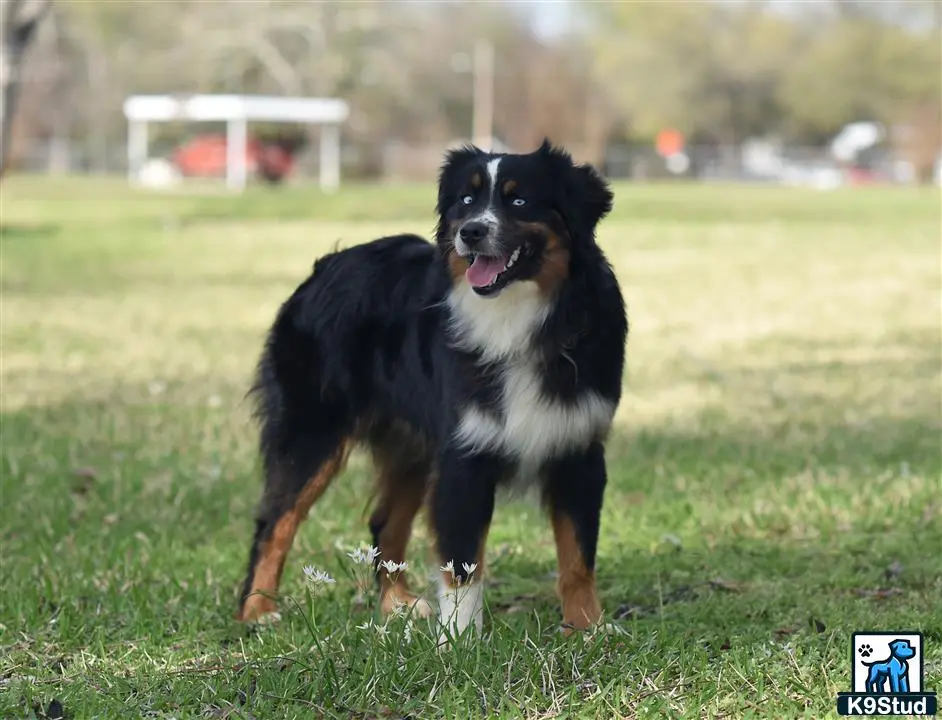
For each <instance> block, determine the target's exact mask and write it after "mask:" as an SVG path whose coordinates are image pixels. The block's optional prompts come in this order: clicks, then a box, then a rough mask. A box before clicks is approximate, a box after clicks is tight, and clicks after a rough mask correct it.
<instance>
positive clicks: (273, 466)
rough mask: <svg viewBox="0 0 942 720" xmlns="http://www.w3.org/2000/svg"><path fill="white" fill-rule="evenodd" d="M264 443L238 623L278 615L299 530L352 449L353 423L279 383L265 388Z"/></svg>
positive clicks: (309, 397)
mask: <svg viewBox="0 0 942 720" xmlns="http://www.w3.org/2000/svg"><path fill="white" fill-rule="evenodd" d="M263 392H266V393H267V395H266V401H267V402H268V405H267V406H266V407H265V408H264V409H263V412H262V420H263V422H262V434H261V440H262V442H261V445H262V453H263V455H264V464H265V489H264V492H263V494H262V501H261V504H260V507H259V510H258V513H257V515H256V522H255V537H254V539H253V542H252V549H251V552H250V554H249V565H248V571H247V573H246V577H245V581H244V583H243V586H242V594H241V598H240V608H239V612H238V613H237V619H240V620H242V621H245V622H253V621H258V620H261V619H263V618H264V617H265V616H267V615H270V614H271V613H274V612H275V610H276V609H277V605H276V603H275V600H274V599H273V596H274V595H275V594H276V593H277V591H278V586H279V583H280V581H281V572H282V569H283V568H284V564H285V559H286V557H287V555H288V551H289V550H290V549H291V545H292V543H293V541H294V536H295V533H296V532H297V529H298V526H299V525H300V524H301V522H302V521H303V520H304V519H305V517H307V514H308V512H309V511H310V509H311V506H312V505H313V504H314V503H315V502H316V501H317V499H318V498H319V497H320V496H321V495H322V494H323V492H324V490H326V489H327V486H328V485H329V484H330V481H331V480H332V479H333V478H334V477H335V476H336V475H337V473H339V472H340V471H341V470H342V469H343V467H344V464H345V463H346V460H347V457H348V455H349V453H350V450H351V449H352V446H353V442H352V434H351V432H350V431H349V424H348V423H347V422H345V418H344V416H343V414H342V413H341V412H339V408H335V407H329V406H328V405H326V404H324V403H322V402H318V401H316V400H314V399H313V398H312V397H311V395H310V394H309V395H307V396H306V397H303V398H302V399H296V398H293V397H291V398H288V399H287V400H288V402H287V403H285V402H283V401H282V397H283V396H284V395H285V394H284V393H281V392H280V388H279V387H278V386H276V385H274V384H273V385H271V386H269V387H265V388H263Z"/></svg>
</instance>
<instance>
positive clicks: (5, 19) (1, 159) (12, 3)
mask: <svg viewBox="0 0 942 720" xmlns="http://www.w3.org/2000/svg"><path fill="white" fill-rule="evenodd" d="M51 2H52V0H2V2H0V23H2V25H0V178H2V177H3V175H4V174H5V171H6V168H7V160H8V158H9V156H10V144H11V143H10V141H11V138H12V134H13V119H14V117H15V115H16V105H17V100H19V95H20V78H21V74H22V66H23V58H24V57H25V55H26V51H27V49H28V48H29V46H30V44H31V43H32V41H33V38H34V37H35V34H36V29H37V28H38V27H39V23H40V22H41V21H42V19H43V16H45V14H46V13H47V12H48V10H49V7H50V5H51Z"/></svg>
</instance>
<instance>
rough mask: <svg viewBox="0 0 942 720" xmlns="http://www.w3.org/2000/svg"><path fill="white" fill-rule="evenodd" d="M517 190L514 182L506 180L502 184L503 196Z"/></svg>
mask: <svg viewBox="0 0 942 720" xmlns="http://www.w3.org/2000/svg"><path fill="white" fill-rule="evenodd" d="M516 188H517V181H516V180H508V181H507V182H505V183H504V195H508V194H510V193H512V192H513V191H514V190H515V189H516Z"/></svg>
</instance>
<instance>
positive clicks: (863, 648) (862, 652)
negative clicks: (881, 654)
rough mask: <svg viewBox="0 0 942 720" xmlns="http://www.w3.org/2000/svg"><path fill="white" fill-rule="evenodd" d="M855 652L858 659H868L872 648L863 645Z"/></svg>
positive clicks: (871, 653)
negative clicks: (857, 653) (858, 656)
mask: <svg viewBox="0 0 942 720" xmlns="http://www.w3.org/2000/svg"><path fill="white" fill-rule="evenodd" d="M857 652H859V653H860V657H865V658H868V657H870V656H871V655H873V648H872V647H870V646H869V645H867V644H866V643H864V644H863V645H861V646H860V647H859V648H857Z"/></svg>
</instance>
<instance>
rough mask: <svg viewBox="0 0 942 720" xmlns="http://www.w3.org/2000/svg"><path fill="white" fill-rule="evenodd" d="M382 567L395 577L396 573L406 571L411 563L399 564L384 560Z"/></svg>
mask: <svg viewBox="0 0 942 720" xmlns="http://www.w3.org/2000/svg"><path fill="white" fill-rule="evenodd" d="M380 566H381V567H382V568H383V569H385V570H386V572H387V573H389V574H390V575H393V574H395V573H399V572H402V571H403V570H405V569H406V568H407V567H409V563H407V562H400V563H397V562H395V561H394V560H384V561H383V562H381V563H380Z"/></svg>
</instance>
